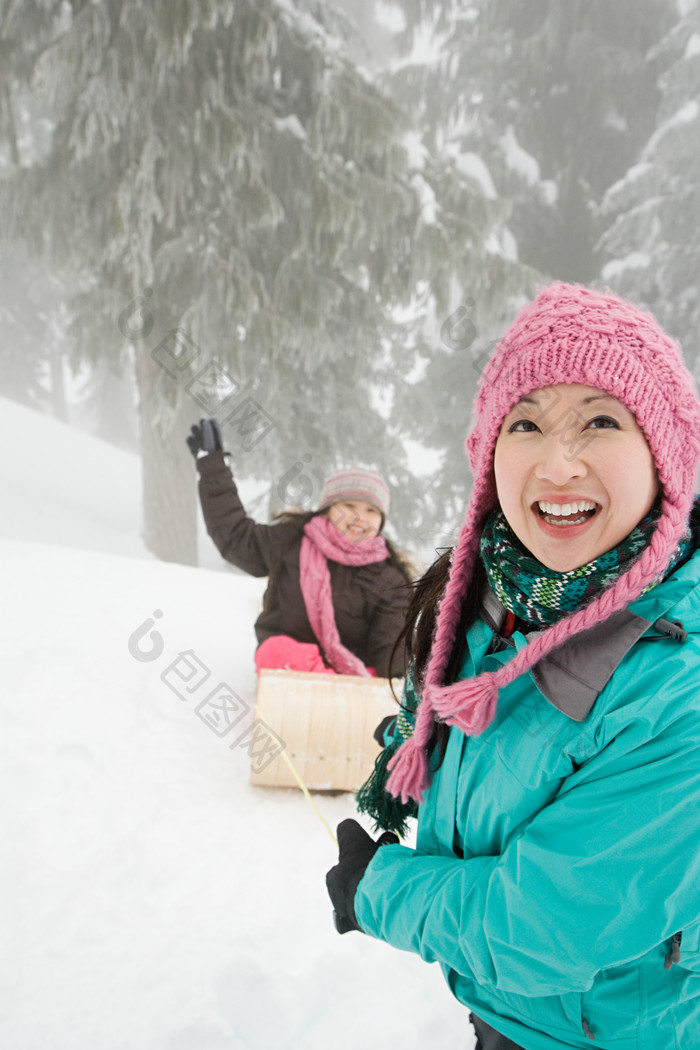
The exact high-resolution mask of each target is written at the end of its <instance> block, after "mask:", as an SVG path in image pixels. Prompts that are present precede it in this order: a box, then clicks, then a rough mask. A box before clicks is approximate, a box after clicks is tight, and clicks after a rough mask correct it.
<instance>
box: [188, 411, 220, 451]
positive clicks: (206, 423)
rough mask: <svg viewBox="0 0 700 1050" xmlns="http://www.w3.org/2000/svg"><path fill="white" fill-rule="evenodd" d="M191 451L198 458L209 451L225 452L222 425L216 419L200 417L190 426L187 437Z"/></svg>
mask: <svg viewBox="0 0 700 1050" xmlns="http://www.w3.org/2000/svg"><path fill="white" fill-rule="evenodd" d="M185 440H186V441H187V447H188V448H189V450H190V452H191V453H192V455H193V456H194V458H195V459H197V457H198V456H200V455H206V454H207V453H209V452H223V450H224V441H223V437H222V434H221V427H220V426H219V424H218V423H217V421H216V420H215V419H200V421H199V423H198V424H197V423H195V424H194V425H193V426H192V427H190V435H189V437H187V438H186V439H185Z"/></svg>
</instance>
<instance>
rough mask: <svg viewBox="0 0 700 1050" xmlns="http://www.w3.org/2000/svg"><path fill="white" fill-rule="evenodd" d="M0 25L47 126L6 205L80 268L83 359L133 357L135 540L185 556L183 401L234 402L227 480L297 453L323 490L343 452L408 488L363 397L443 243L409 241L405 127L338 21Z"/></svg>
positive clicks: (87, 7)
mask: <svg viewBox="0 0 700 1050" xmlns="http://www.w3.org/2000/svg"><path fill="white" fill-rule="evenodd" d="M0 17H2V20H3V21H2V25H3V31H4V33H5V34H6V37H7V39H9V40H12V41H13V47H16V48H19V50H20V52H21V55H22V63H21V68H18V69H13V70H12V75H11V76H10V75H9V74H8V75H7V76H5V68H4V67H3V69H2V70H0V78H2V79H3V90H4V91H5V92H6V93H8V92H9V94H10V96H13V95H14V96H15V97H18V96H19V94H21V93H22V92H26V91H30V92H31V98H32V100H33V103H34V105H37V104H38V102H40V103H41V107H42V113H43V121H44V123H43V124H42V128H43V130H44V132H45V134H44V139H43V140H42V143H41V149H37V150H36V151H35V156H34V157H33V158H32V160H31V163H29V162H26V163H25V162H22V158H19V160H18V163H15V165H14V167H12V168H11V169H10V170H9V171H8V173H7V177H6V178H5V179H3V181H2V184H1V185H0V193H1V194H2V207H1V208H0V212H1V213H2V215H3V220H1V221H2V222H3V225H4V227H5V232H6V234H8V235H11V236H13V237H14V238H16V239H20V240H22V241H23V242H25V243H27V244H30V245H31V246H32V247H33V248H34V249H35V250H36V251H41V252H42V253H43V255H44V257H45V258H46V259H47V260H49V265H51V266H52V267H54V268H56V269H57V270H58V269H61V268H63V267H64V266H65V267H67V266H70V268H71V270H72V272H73V273H74V274H76V275H77V276H76V278H75V281H74V286H75V289H76V295H75V296H74V298H73V310H74V311H75V313H76V325H75V331H76V338H77V340H78V351H79V355H80V357H81V358H82V359H87V360H94V361H96V360H98V359H107V360H108V361H112V362H115V365H116V363H117V362H118V363H119V368H123V367H125V365H124V362H126V361H128V360H129V359H130V358H132V359H133V367H134V372H135V376H136V379H137V384H138V392H139V404H140V425H141V447H142V455H143V478H144V534H145V539H146V542H147V543H148V545H149V547H150V548H151V549H152V550H153V551H154V552H155V553H157V554H158V555H159V556H160V557H163V558H166V559H169V560H180V561H185V562H192V561H194V560H195V550H194V535H195V530H194V521H195V517H194V514H195V511H194V499H193V492H194V488H193V481H192V464H191V462H189V461H188V459H187V456H188V453H187V452H186V450H185V446H184V435H185V433H186V432H187V430H188V428H189V424H190V423H191V422H193V421H194V420H195V419H197V418H198V417H199V416H201V415H208V414H214V413H215V412H216V414H218V415H220V416H221V415H223V416H232V420H231V421H230V423H229V428H228V430H227V431H226V430H225V433H227V435H228V437H227V440H228V443H229V444H230V446H231V451H232V453H233V459H234V467H235V469H236V470H237V471H238V472H239V474H240V475H245V474H249V473H255V474H257V475H258V476H265V477H268V478H271V479H273V480H274V479H280V481H281V479H282V478H284V477H286V476H287V475H288V474H289V471H290V469H292V470H293V469H294V467H295V465H296V464H304V465H307V466H308V470H309V472H310V474H311V476H312V479H317V480H319V482H320V478H321V477H322V476H323V474H324V473H325V471H326V470H327V469H329V468H330V467H334V466H337V465H338V464H339V463H340V462H348V461H349V460H361V461H364V462H369V463H372V462H374V463H377V464H378V465H379V466H380V467H382V468H384V469H385V470H386V471H387V473H389V475H390V476H391V477H392V480H397V479H398V480H399V481H401V480H405V481H406V483H407V486H408V487H409V488H410V485H411V475H410V471H404V472H403V473H402V474H401V475H400V476H399V475H397V474H396V471H394V470H393V465H394V464H400V461H401V456H402V448H401V441H400V434H398V433H396V432H392V433H389V434H388V433H387V428H386V425H385V419H384V417H383V415H382V412H381V411H380V410H379V408H378V407H377V404H376V399H375V397H374V395H373V391H374V390H376V389H377V387H378V386H379V387H381V385H382V383H383V382H386V381H387V377H388V376H390V375H391V374H392V372H393V370H394V368H395V361H393V360H392V359H391V354H390V353H389V352H388V349H387V347H388V344H387V341H386V333H387V328H389V330H390V329H391V325H392V317H393V311H395V310H396V309H397V308H398V307H399V306H401V305H402V304H404V303H406V301H407V300H410V298H411V295H412V292H413V291H414V288H415V284H416V281H417V279H418V278H419V277H420V276H421V274H423V273H424V272H425V269H426V266H427V265H432V260H430V259H429V256H430V253H431V251H440V250H441V247H442V241H441V239H440V237H433V239H432V240H431V236H432V235H430V236H426V235H423V236H422V238H419V240H418V242H417V241H416V227H417V223H418V219H419V216H420V209H421V203H422V202H421V199H420V196H419V193H418V192H417V190H416V188H415V186H413V185H412V184H411V181H410V173H409V160H408V157H407V151H406V148H405V134H406V126H407V125H406V121H405V119H404V118H403V117H402V115H401V113H400V111H399V109H398V107H397V106H396V105H394V104H392V103H391V102H390V100H389V99H388V98H387V96H386V95H385V94H383V93H382V92H381V91H379V90H377V88H376V87H375V86H374V85H373V84H372V82H371V80H370V78H369V77H368V76H367V75H366V74H364V73H363V72H362V71H361V70H358V69H357V68H355V66H354V65H353V64H352V63H351V62H350V61H349V60H348V59H347V57H346V54H345V50H344V43H343V40H344V34H345V33H346V25H345V21H344V19H343V18H342V17H341V16H340V15H338V13H337V12H336V11H335V9H334V8H332V7H331V6H330V5H327V4H322V3H317V2H314V0H297V2H294V3H292V2H289V0H255V2H253V0H235V2H234V0H202V2H199V3H197V4H193V3H190V2H189V0H149V2H146V0H104V2H103V3H101V4H94V3H88V2H84V0H61V2H59V0H53V2H52V0H41V2H38V0H32V3H30V4H27V5H24V4H21V5H20V4H17V3H6V4H5V5H4V7H3V8H2V15H1V16H0ZM36 139H37V142H38V141H39V134H38V131H37V134H36ZM473 196H475V197H478V196H479V194H478V193H476V192H474V194H473ZM431 245H432V248H431ZM251 420H252V422H251ZM246 421H247V422H246ZM257 424H262V426H261V427H258V431H256V430H255V426H256V425H257ZM251 428H252V432H251ZM266 428H267V429H269V433H266V434H265V433H263V432H264V431H265V430H266ZM260 434H262V437H261V438H260V440H257V438H258V437H259V435H260ZM387 467H388V469H387ZM398 469H399V468H398V467H397V470H398ZM277 487H278V488H279V485H278V486H277ZM317 494H318V493H317V492H316V493H315V495H317ZM404 495H405V498H406V499H410V492H406V493H405V494H404ZM313 496H314V493H309V499H310V500H311V501H312V500H313Z"/></svg>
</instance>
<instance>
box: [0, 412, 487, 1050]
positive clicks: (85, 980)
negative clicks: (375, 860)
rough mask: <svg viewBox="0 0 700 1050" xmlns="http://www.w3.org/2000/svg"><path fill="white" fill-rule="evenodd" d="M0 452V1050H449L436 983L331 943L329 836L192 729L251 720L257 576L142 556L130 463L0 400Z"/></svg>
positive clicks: (457, 1043)
mask: <svg viewBox="0 0 700 1050" xmlns="http://www.w3.org/2000/svg"><path fill="white" fill-rule="evenodd" d="M0 443H1V444H2V448H3V450H4V454H3V461H2V467H1V468H0V482H1V484H2V508H3V509H2V514H1V515H0V565H1V572H2V576H1V578H2V581H3V591H4V600H3V602H2V608H1V611H0V689H1V700H0V703H1V705H2V706H1V707H0V726H1V734H2V742H3V757H2V761H1V762H0V800H1V801H0V807H2V820H1V822H0V829H1V831H0V931H1V932H0V945H1V948H0V1046H1V1047H3V1048H6V1050H268V1048H269V1050H287V1048H290V1050H291V1048H294V1050H297V1048H298V1050H329V1048H330V1047H333V1048H334V1050H357V1048H360V1047H361V1048H363V1050H382V1048H384V1047H388V1046H390V1045H398V1046H401V1047H402V1048H404V1050H411V1048H419V1047H424V1046H430V1047H431V1048H434V1050H441V1048H444V1050H448V1048H449V1050H455V1048H459V1050H468V1048H469V1047H470V1046H473V1037H472V1035H471V1034H470V1033H471V1030H470V1026H469V1024H468V1021H467V1014H466V1011H465V1010H464V1009H463V1008H461V1007H460V1006H458V1005H457V1004H456V1003H455V1002H453V1000H452V998H451V996H450V994H449V992H448V990H447V988H446V986H445V985H444V983H443V980H442V977H441V974H440V972H439V970H438V969H437V967H435V966H427V965H426V964H424V963H423V962H421V960H420V959H418V958H416V957H413V956H411V955H406V954H403V953H400V952H396V951H394V950H393V949H391V948H389V947H387V946H386V945H383V944H381V943H379V942H376V941H373V940H371V939H369V938H366V937H363V936H361V935H359V934H348V935H346V936H344V937H340V936H338V934H337V933H336V932H335V930H334V929H333V926H332V921H331V909H330V904H329V901H328V898H327V896H326V891H325V885H324V875H325V872H326V870H327V869H328V868H329V867H330V866H331V865H332V864H333V863H334V862H335V857H336V851H335V847H334V845H333V842H332V840H331V838H330V836H329V834H328V831H327V830H326V828H325V827H324V826H323V823H322V822H321V821H320V820H319V819H318V817H317V816H316V814H315V813H314V811H313V809H312V808H311V806H310V805H309V803H308V802H307V801H306V799H305V798H304V796H303V795H302V794H301V792H299V791H292V790H274V789H261V788H253V787H251V786H250V785H249V783H248V771H249V765H250V756H249V751H248V747H247V741H246V739H245V737H243V739H240V736H241V733H240V732H239V727H236V728H235V729H234V730H233V731H232V732H231V733H229V734H227V735H226V736H219V735H217V732H216V731H215V728H214V727H212V725H211V724H209V723H208V722H207V721H206V720H205V718H206V713H207V709H206V705H205V707H203V708H202V709H200V710H199V711H198V710H197V708H198V707H199V705H200V703H201V698H204V697H205V696H206V695H208V694H209V693H210V692H211V690H212V689H213V688H214V687H215V686H216V685H218V684H219V683H221V682H224V683H226V684H227V685H228V686H230V687H231V688H232V689H233V690H234V691H235V692H236V693H237V694H238V696H239V697H240V698H241V700H242V701H243V702H244V703H245V704H251V703H252V700H253V696H254V688H255V679H254V673H253V670H252V667H253V665H252V657H253V649H254V636H253V630H252V624H253V620H254V618H255V615H256V612H257V609H258V606H259V601H260V596H261V593H262V587H263V585H262V583H261V581H258V580H253V579H251V578H249V577H246V576H243V575H240V574H236V573H233V572H229V571H220V569H219V568H218V567H216V568H214V564H215V563H214V559H212V568H199V569H191V568H184V567H180V566H175V565H167V564H163V563H160V562H158V561H156V560H155V559H153V558H151V557H150V556H149V555H148V553H147V552H146V551H145V549H144V548H143V545H142V543H141V540H140V537H139V506H138V504H139V484H140V482H139V469H138V462H137V460H136V458H135V457H133V456H130V455H129V454H127V453H124V452H120V451H117V450H115V449H113V448H111V447H110V446H108V445H106V444H104V443H102V442H99V441H96V440H95V439H93V438H91V437H89V436H87V435H86V434H84V433H82V432H80V431H77V430H74V429H71V428H69V427H66V426H63V425H62V424H58V423H55V422H53V421H52V420H49V419H47V418H46V417H45V416H41V415H39V414H37V413H33V412H31V411H30V410H28V409H25V408H22V407H20V406H18V405H16V404H14V403H13V402H10V401H6V400H4V399H0ZM217 557H218V556H217ZM189 671H193V673H194V677H193V678H192V679H191V680H189V683H190V687H191V693H188V692H187V685H186V684H185V680H186V677H187V673H188V672H189ZM200 681H201V683H202V684H201V685H198V683H199V682H200ZM195 685H198V688H195ZM183 697H184V698H183ZM241 725H242V726H243V729H244V728H245V719H244V722H243V723H241ZM242 731H243V730H241V732H242ZM315 800H316V802H317V805H318V807H319V809H320V810H321V812H322V815H323V816H324V817H325V819H326V820H327V821H328V823H329V824H330V825H331V827H333V828H334V827H335V825H336V824H337V822H338V821H339V820H342V819H343V818H344V817H346V816H351V815H354V803H353V798H352V796H351V795H341V796H336V797H328V796H325V795H318V796H316V797H315Z"/></svg>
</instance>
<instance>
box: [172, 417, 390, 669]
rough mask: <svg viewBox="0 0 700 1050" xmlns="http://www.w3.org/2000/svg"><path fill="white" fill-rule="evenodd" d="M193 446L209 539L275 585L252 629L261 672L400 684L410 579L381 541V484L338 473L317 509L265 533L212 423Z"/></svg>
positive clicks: (362, 473) (354, 472) (196, 432)
mask: <svg viewBox="0 0 700 1050" xmlns="http://www.w3.org/2000/svg"><path fill="white" fill-rule="evenodd" d="M188 444H189V446H190V449H191V450H192V452H193V453H194V454H195V456H196V457H197V469H198V471H199V478H200V482H199V495H200V500H201V505H202V512H203V514H204V520H205V522H206V526H207V531H208V532H209V535H210V536H211V538H212V539H213V540H214V543H215V544H216V546H217V547H218V549H219V551H220V552H221V554H222V555H223V557H224V558H226V560H227V561H230V562H231V563H232V564H233V565H236V566H237V567H238V568H239V569H243V571H244V572H248V573H250V574H251V575H252V576H269V582H268V587H267V591H266V592H265V597H264V600H263V611H262V613H261V614H260V616H259V617H258V619H257V621H256V624H255V633H256V636H257V639H258V649H257V651H256V654H255V664H256V667H257V669H258V670H261V668H265V667H267V668H274V667H280V668H286V669H287V670H291V671H314V672H324V673H337V674H353V675H364V676H367V675H370V674H372V675H374V674H378V675H381V676H387V677H388V676H390V675H402V674H403V673H404V670H405V655H403V650H402V653H399V652H397V653H396V654H395V655H394V656H393V659H392V652H393V650H394V646H395V644H396V642H397V639H398V637H399V635H400V634H401V630H402V628H403V626H404V621H405V615H406V606H407V602H408V599H409V597H410V592H409V588H408V587H407V584H408V583H409V580H410V577H409V575H408V572H407V570H406V568H405V567H404V565H403V563H402V561H401V560H400V558H399V557H398V555H397V553H396V551H395V550H394V548H393V547H392V545H391V544H390V543H389V542H388V541H387V540H385V539H384V538H383V537H382V536H381V535H380V533H381V531H382V529H383V527H384V522H385V520H386V515H387V513H388V510H389V490H388V488H387V486H386V483H385V482H384V481H383V480H382V478H381V477H380V476H379V475H378V474H376V473H374V472H373V471H369V470H362V469H360V468H354V469H351V470H344V471H341V472H340V473H338V474H334V475H333V476H332V477H330V478H328V480H327V481H326V482H325V484H324V486H323V491H322V492H321V500H320V505H319V508H318V510H315V511H312V512H310V513H288V514H286V515H284V516H283V517H282V518H281V519H280V520H279V521H278V522H277V523H275V524H273V525H264V524H259V523H258V522H255V521H253V520H252V519H251V518H249V517H248V516H247V515H246V512H245V510H244V508H243V505H242V503H241V501H240V498H239V496H238V491H237V489H236V485H235V482H234V480H233V476H232V474H231V471H230V469H229V467H228V464H227V463H226V460H225V458H224V452H223V450H222V449H223V445H222V440H221V431H220V428H219V426H218V424H217V423H216V420H201V421H200V424H199V426H194V427H192V434H191V437H190V438H189V439H188Z"/></svg>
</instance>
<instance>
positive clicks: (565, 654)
mask: <svg viewBox="0 0 700 1050" xmlns="http://www.w3.org/2000/svg"><path fill="white" fill-rule="evenodd" d="M640 604H641V603H640ZM673 604H674V602H673V600H670V601H669V602H668V605H667V608H666V609H665V610H664V611H665V612H667V611H668V609H670V608H671V607H672V605H673ZM645 611H646V610H645ZM656 611H658V610H656ZM481 612H482V619H483V620H484V621H485V623H486V624H487V625H488V626H489V627H491V629H492V630H494V631H496V633H498V632H499V631H500V630H501V628H502V627H503V621H504V619H505V616H506V610H505V609H504V608H503V606H502V605H501V603H500V601H499V600H498V598H497V597H496V595H495V594H494V592H493V590H491V588H490V587H487V588H486V590H485V591H484V594H483V596H482V610H481ZM652 627H653V628H654V629H655V630H656V631H658V633H660V634H665V635H670V636H672V637H676V639H677V641H680V642H682V641H684V640H685V638H684V637H683V635H684V634H685V632H681V631H678V630H677V629H675V628H674V624H673V623H672V622H671V621H670V620H668V619H666V618H665V617H663V616H662V617H658V616H657V617H656V619H654V620H650V619H647V618H646V617H645V616H642V615H640V614H639V613H636V612H632V610H631V609H622V610H621V611H620V612H618V613H614V614H613V615H612V616H610V617H608V619H607V620H605V621H603V622H602V623H598V624H595V626H593V627H590V628H589V629H588V630H587V631H580V632H579V633H578V634H576V635H574V636H573V637H572V638H569V639H567V641H565V642H564V643H563V644H562V645H560V646H559V647H558V648H557V649H554V650H553V651H552V652H551V653H548V654H547V656H545V657H543V658H542V660H540V661H539V663H537V664H536V665H535V666H534V667H533V669H532V672H531V673H532V677H533V679H534V682H535V685H536V686H537V688H538V689H539V691H540V692H541V693H542V695H543V696H544V697H545V699H546V700H548V701H549V703H550V704H552V706H553V707H556V708H557V710H558V711H561V712H562V713H563V714H565V715H567V716H568V717H569V718H571V719H573V720H574V721H576V722H581V721H583V719H584V718H585V717H586V716H587V715H588V714H589V712H590V711H591V709H592V708H593V705H594V704H595V702H596V700H597V699H598V696H599V694H600V693H601V692H602V691H603V689H604V688H605V686H606V685H607V683H608V682H609V681H610V679H611V677H612V675H613V673H614V672H615V670H616V669H617V667H618V665H619V664H620V663H621V661H622V659H623V658H624V656H625V655H626V654H627V653H628V652H629V650H630V649H631V648H632V646H633V645H634V644H635V642H637V641H638V640H639V639H640V638H641V637H642V635H643V634H645V633H646V632H647V631H648V630H649V629H650V628H652ZM536 633H537V632H532V633H530V634H528V635H526V636H525V639H526V641H529V640H530V639H532V638H533V637H535V634H536ZM511 644H512V643H511Z"/></svg>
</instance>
